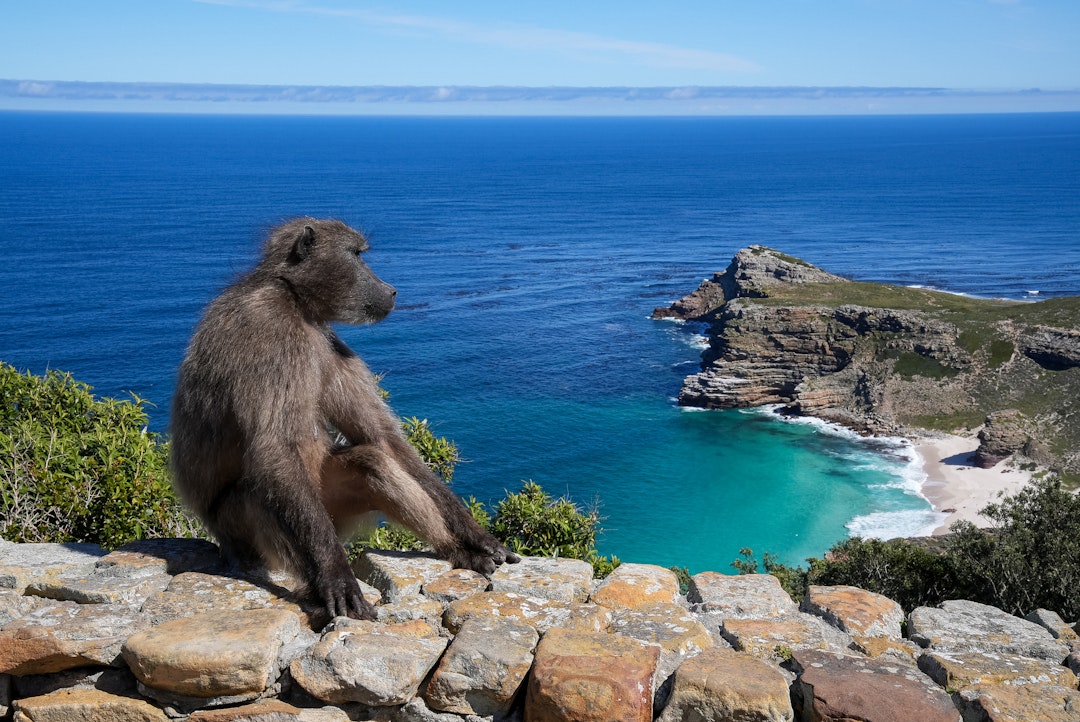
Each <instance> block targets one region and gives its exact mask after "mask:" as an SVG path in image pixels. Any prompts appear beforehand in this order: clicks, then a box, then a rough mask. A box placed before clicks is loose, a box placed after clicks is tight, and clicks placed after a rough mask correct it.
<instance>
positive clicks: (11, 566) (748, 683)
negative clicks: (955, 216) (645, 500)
mask: <svg viewBox="0 0 1080 722" xmlns="http://www.w3.org/2000/svg"><path fill="white" fill-rule="evenodd" d="M356 569H357V570H358V571H359V573H360V576H361V583H362V585H363V589H364V594H365V596H367V597H368V598H369V599H371V600H372V601H373V602H374V603H375V604H376V609H377V612H378V621H358V620H353V619H346V618H344V617H338V618H336V619H334V620H332V621H331V622H330V623H329V624H327V625H325V626H316V627H314V628H313V627H312V621H313V620H312V617H311V616H309V614H308V610H307V609H305V608H304V607H303V606H301V605H298V604H297V603H296V602H295V601H293V600H290V599H289V598H288V595H287V593H285V591H284V590H283V589H281V588H280V587H275V586H273V585H266V584H265V583H263V584H255V583H252V582H251V581H249V580H245V579H239V578H236V577H235V576H231V575H228V574H226V573H224V571H223V570H222V569H221V567H220V564H219V561H218V556H217V550H216V549H215V547H214V546H213V545H212V544H210V543H209V542H204V541H199V540H190V539H161V540H154V541H151V542H135V543H133V544H130V545H128V546H126V547H124V548H122V549H120V550H117V551H113V552H107V551H106V550H104V549H101V548H100V547H97V546H96V545H92V544H78V545H62V544H12V543H10V542H5V541H0V720H4V721H5V722H6V721H7V720H12V719H14V720H15V722H46V721H53V720H63V721H64V722H68V721H75V720H139V721H140V722H168V720H189V722H257V721H260V722H265V721H269V720H273V721H274V722H279V721H280V722H288V721H289V720H293V721H295V722H349V721H350V720H368V721H369V722H496V721H499V722H502V721H507V722H511V721H512V722H520V721H521V720H522V719H524V720H526V721H527V722H569V721H573V722H592V721H597V722H600V721H607V720H611V721H614V720H618V721H619V722H625V721H628V720H639V721H640V722H651V721H652V720H661V721H662V722H681V721H683V720H762V721H771V722H792V720H796V719H797V720H800V722H808V721H810V720H824V721H829V720H834V721H836V722H839V721H840V720H864V721H866V722H910V721H911V720H920V722H960V720H961V716H963V719H965V720H967V719H979V720H983V719H988V720H995V721H997V722H1004V721H1006V720H1016V721H1019V720H1035V719H1037V720H1040V722H1064V721H1065V720H1075V719H1076V715H1075V711H1076V709H1078V708H1080V690H1078V689H1077V685H1078V681H1077V677H1076V674H1075V672H1076V670H1080V637H1077V634H1076V632H1075V631H1074V629H1073V628H1071V627H1070V626H1068V625H1066V624H1065V623H1064V622H1063V621H1062V619H1061V618H1060V617H1059V616H1058V615H1057V614H1055V613H1054V612H1052V611H1049V610H1044V609H1040V610H1037V612H1036V613H1033V614H1032V615H1031V616H1030V618H1029V619H1028V620H1025V619H1020V618H1017V617H1012V616H1010V615H1008V614H1005V613H1004V612H1001V611H1000V610H997V609H995V608H993V607H988V606H985V605H981V604H976V603H974V602H965V601H949V602H945V603H944V604H942V605H941V606H940V607H933V608H931V607H920V608H918V609H915V610H913V611H912V612H911V613H910V614H909V615H907V617H906V618H905V616H904V614H903V611H902V610H901V609H900V607H899V606H898V605H897V604H896V603H895V602H892V601H890V600H888V599H886V598H885V597H882V596H881V595H878V594H873V593H871V592H867V591H864V590H862V589H858V588H855V587H823V586H811V587H810V588H809V590H808V594H807V597H806V599H805V601H804V602H803V604H802V605H801V606H799V605H797V604H796V603H795V602H794V601H793V600H792V599H791V598H790V597H789V596H788V595H787V593H786V592H785V591H784V590H783V589H782V588H781V587H780V585H779V583H778V582H777V579H776V578H775V577H772V576H769V575H758V574H750V575H743V576H730V575H725V574H717V573H714V572H702V573H701V574H697V575H695V576H694V577H692V578H691V585H690V592H689V593H688V594H687V595H685V596H683V595H681V594H680V593H679V588H678V584H677V582H676V580H675V575H674V574H673V573H672V572H671V571H669V570H667V569H664V568H662V567H658V566H652V565H646V564H623V565H622V566H620V567H618V568H617V569H616V570H615V571H614V572H613V573H612V574H611V575H610V576H609V577H608V578H607V579H606V580H603V581H597V580H594V579H592V575H591V570H590V568H589V565H587V564H584V563H582V562H579V561H576V560H569V559H541V558H535V557H532V558H526V559H523V560H522V561H521V563H520V564H518V565H514V566H513V567H504V568H503V569H499V570H497V571H496V572H495V573H494V574H493V575H492V578H491V579H490V580H488V579H485V578H483V577H480V575H477V574H475V572H470V571H464V570H452V569H448V565H447V564H446V562H443V561H441V560H439V559H435V558H434V557H431V556H429V555H426V554H422V553H393V552H372V551H369V552H366V553H365V555H364V557H363V558H362V561H361V562H360V563H358V564H357V565H356ZM88 587H92V588H94V589H96V590H97V592H98V594H97V595H96V596H95V597H94V600H93V601H90V600H89V598H88V597H86V589H87V588H88ZM77 600H79V601H77ZM80 601H81V603H79V602H80Z"/></svg>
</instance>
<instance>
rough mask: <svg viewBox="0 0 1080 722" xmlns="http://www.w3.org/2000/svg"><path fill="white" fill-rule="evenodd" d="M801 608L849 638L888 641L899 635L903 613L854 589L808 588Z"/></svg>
mask: <svg viewBox="0 0 1080 722" xmlns="http://www.w3.org/2000/svg"><path fill="white" fill-rule="evenodd" d="M801 609H802V611H804V612H806V613H808V614H815V615H817V616H819V617H821V618H822V619H824V620H825V621H827V622H828V623H829V624H831V625H833V626H834V627H836V628H837V629H839V630H840V631H842V632H847V633H848V634H851V635H852V636H858V637H887V638H889V639H900V638H901V637H902V636H903V634H902V630H901V625H902V624H903V623H904V610H903V609H902V608H901V607H900V605H899V604H897V603H896V602H894V601H893V600H891V599H889V598H888V597H885V596H882V595H881V594H875V593H874V592H868V591H866V590H864V589H859V588H858V587H848V586H835V587H824V586H817V585H811V587H810V589H809V591H808V592H807V595H806V599H805V600H804V601H803V603H802V607H801Z"/></svg>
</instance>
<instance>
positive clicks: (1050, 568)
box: [947, 478, 1080, 619]
mask: <svg viewBox="0 0 1080 722" xmlns="http://www.w3.org/2000/svg"><path fill="white" fill-rule="evenodd" d="M981 513H982V515H983V516H985V517H986V518H987V519H989V520H990V522H991V527H990V529H988V530H983V529H978V528H976V527H975V526H974V525H973V524H970V523H968V522H959V523H957V524H954V525H953V527H952V531H953V535H952V537H951V538H950V539H949V542H948V545H947V555H948V557H949V559H950V560H951V562H952V564H953V566H954V568H955V570H956V572H957V574H958V575H959V577H960V579H961V580H962V582H963V588H965V589H966V590H968V591H969V596H970V598H973V599H975V600H976V601H981V602H985V603H986V604H992V605H993V606H995V607H998V608H1000V609H1004V610H1005V611H1007V612H1011V613H1013V614H1020V615H1023V614H1027V613H1029V612H1031V611H1033V610H1035V609H1038V608H1040V607H1041V608H1044V609H1052V610H1054V611H1055V612H1058V613H1059V614H1061V615H1062V616H1063V617H1065V618H1066V619H1076V618H1077V617H1080V595H1078V594H1077V589H1080V496H1077V495H1076V494H1074V493H1071V492H1069V491H1066V490H1065V489H1064V488H1062V484H1061V481H1060V480H1059V479H1057V478H1045V479H1037V480H1035V481H1033V482H1032V484H1031V485H1030V486H1028V487H1027V488H1025V489H1023V490H1022V491H1020V492H1019V493H1018V494H1016V495H1015V496H1010V497H1006V498H1004V499H1003V500H1002V501H1001V502H999V503H996V504H990V505H989V506H987V507H986V508H984V509H983V510H982V512H981Z"/></svg>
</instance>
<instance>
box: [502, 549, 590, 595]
mask: <svg viewBox="0 0 1080 722" xmlns="http://www.w3.org/2000/svg"><path fill="white" fill-rule="evenodd" d="M592 588H593V568H592V565H591V564H589V563H588V562H585V561H582V560H580V559H562V558H558V557H554V558H552V557H524V558H523V559H522V560H521V561H520V562H518V563H517V564H503V565H502V566H501V567H499V568H498V569H496V570H495V572H494V573H493V574H492V575H491V591H493V592H515V593H517V594H524V595H526V596H530V597H539V598H541V599H554V600H556V601H560V602H567V603H571V602H584V601H586V600H587V599H588V598H589V594H590V593H591V592H592Z"/></svg>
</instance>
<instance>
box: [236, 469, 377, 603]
mask: <svg viewBox="0 0 1080 722" xmlns="http://www.w3.org/2000/svg"><path fill="white" fill-rule="evenodd" d="M302 458H303V454H302V453H300V452H299V451H294V452H292V453H279V454H275V455H273V456H271V457H268V458H263V459H262V460H260V461H259V462H258V463H256V464H253V465H252V467H251V468H250V469H249V476H248V477H247V478H246V479H245V480H243V481H241V482H240V483H241V484H243V485H244V487H245V488H244V489H243V492H242V493H246V494H247V495H248V498H249V502H250V503H254V504H256V505H257V506H259V507H260V508H261V509H262V510H264V511H265V513H267V514H269V516H270V518H269V519H267V520H266V521H267V522H268V524H267V526H268V527H269V528H266V529H263V530H262V531H263V532H264V533H273V531H274V530H275V529H276V531H277V533H278V534H279V535H280V536H281V539H280V542H281V543H280V544H278V546H279V548H281V549H284V550H289V551H290V552H291V553H292V554H293V555H297V556H298V557H299V558H296V559H294V560H293V566H294V567H295V568H296V569H298V570H301V571H302V572H303V573H304V575H305V577H306V580H307V582H308V584H310V585H311V586H312V587H313V588H314V589H313V591H314V592H315V593H317V594H318V595H319V597H320V598H321V599H322V601H323V603H324V605H325V608H326V611H327V613H328V614H329V615H330V616H331V617H336V616H348V617H354V618H357V619H364V618H372V615H373V614H374V611H373V608H372V607H371V605H370V604H369V603H368V602H366V601H365V600H364V598H363V594H362V593H361V592H360V585H359V584H358V583H357V581H356V576H355V575H354V574H353V572H352V569H351V568H350V566H349V560H348V558H347V557H346V555H345V550H344V549H343V548H342V546H341V542H340V541H339V540H338V537H337V533H336V531H335V530H334V525H333V522H332V521H331V519H330V516H329V514H327V512H326V510H325V509H324V507H323V505H322V501H321V499H320V498H319V493H318V490H317V487H316V481H315V480H314V479H312V478H311V476H310V475H309V474H308V472H307V469H306V468H305V465H304V463H303V460H302Z"/></svg>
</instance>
